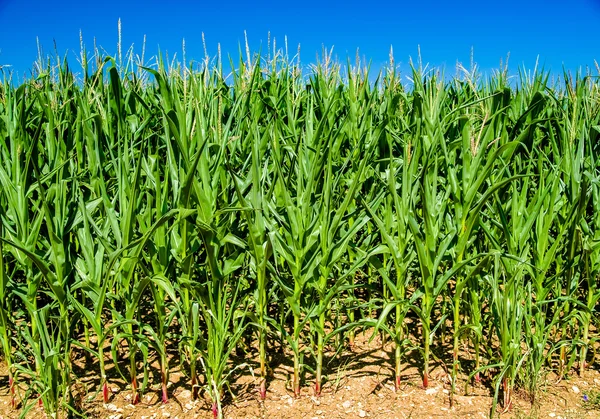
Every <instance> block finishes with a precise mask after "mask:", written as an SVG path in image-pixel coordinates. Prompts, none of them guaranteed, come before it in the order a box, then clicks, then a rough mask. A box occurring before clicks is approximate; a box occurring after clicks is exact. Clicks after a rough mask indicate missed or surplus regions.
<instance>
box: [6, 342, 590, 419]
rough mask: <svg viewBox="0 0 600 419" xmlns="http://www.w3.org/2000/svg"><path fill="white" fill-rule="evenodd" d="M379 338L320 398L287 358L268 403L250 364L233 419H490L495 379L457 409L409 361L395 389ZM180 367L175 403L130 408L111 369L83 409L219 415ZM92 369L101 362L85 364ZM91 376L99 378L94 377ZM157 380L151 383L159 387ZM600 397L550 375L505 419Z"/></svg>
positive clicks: (574, 418)
mask: <svg viewBox="0 0 600 419" xmlns="http://www.w3.org/2000/svg"><path fill="white" fill-rule="evenodd" d="M384 348H385V349H382V345H381V342H378V341H377V340H374V341H373V342H371V343H369V342H368V339H366V338H365V337H364V336H363V337H362V338H361V337H360V336H359V337H357V340H356V343H355V345H354V346H353V348H352V350H351V351H350V350H348V351H346V352H344V353H342V354H341V355H340V356H339V357H338V358H336V362H335V364H333V363H332V364H330V365H329V366H328V370H327V372H328V381H327V383H326V384H325V385H324V387H323V392H322V394H321V396H320V397H315V396H314V393H313V389H312V376H311V375H310V374H307V376H306V383H305V384H304V387H303V390H302V394H301V397H299V398H297V399H295V398H293V393H292V392H291V391H290V388H289V383H290V381H291V380H290V378H291V373H292V368H291V365H290V362H289V361H290V358H289V357H283V356H281V355H280V357H279V359H277V358H276V359H273V360H272V362H271V366H272V368H273V376H272V378H271V379H270V381H269V388H268V393H267V399H266V400H265V401H264V402H260V401H259V397H258V392H257V391H256V386H257V383H258V378H257V377H253V376H252V374H251V370H250V367H247V368H240V369H239V370H238V371H239V372H240V374H239V375H237V376H236V377H235V380H234V381H233V382H232V385H231V390H232V393H233V394H234V395H235V397H231V396H228V397H227V398H226V400H225V401H224V416H225V417H226V418H261V419H262V418H282V419H292V418H294V419H296V418H301V419H335V418H386V419H387V418H390V419H391V418H398V419H407V418H415V419H416V418H488V417H489V416H490V407H491V405H492V400H493V390H492V388H491V385H490V383H489V382H486V380H482V383H481V384H478V385H476V386H469V388H468V391H469V393H468V394H466V395H465V393H464V386H465V383H464V381H463V382H462V383H461V384H460V385H459V387H458V388H459V391H458V393H457V395H456V396H455V397H454V400H455V402H454V405H453V406H452V407H450V397H449V389H450V383H449V379H448V374H447V373H446V372H445V370H444V369H443V368H442V367H441V366H440V363H439V362H436V363H435V366H434V368H433V370H432V372H431V379H430V383H429V387H428V388H427V389H423V388H422V383H421V375H420V374H419V370H418V366H419V365H420V362H421V361H420V360H418V359H415V360H413V361H414V362H411V361H410V357H409V358H408V363H407V364H406V365H405V368H404V370H403V373H402V374H403V375H402V378H403V388H402V389H401V391H399V392H395V391H394V387H393V375H392V374H393V371H392V360H391V349H392V348H391V346H390V345H385V346H384ZM175 364H176V362H175V361H174V362H173V366H172V370H171V376H170V384H169V391H170V401H169V403H167V404H162V403H161V401H160V388H159V386H151V387H150V388H149V389H148V390H147V391H146V393H145V394H144V395H143V397H142V401H141V403H140V404H138V405H136V406H134V405H132V404H131V394H130V391H129V390H128V389H127V388H126V385H125V383H124V381H123V380H122V379H121V378H120V377H118V376H116V373H115V372H114V371H112V373H113V374H112V378H111V379H110V382H111V384H110V386H111V389H112V392H113V394H111V400H110V402H109V403H108V404H106V405H104V404H103V403H102V401H101V394H99V393H97V392H96V390H97V387H98V381H97V376H94V377H89V378H86V379H85V380H82V381H78V382H77V383H76V385H75V387H76V388H77V389H78V392H77V394H79V395H80V397H81V401H80V402H81V406H82V408H83V409H84V411H85V415H86V416H87V417H90V418H109V419H126V418H136V419H160V418H172V419H175V418H206V419H209V418H212V413H211V410H210V403H209V402H208V401H206V400H199V401H192V400H191V392H190V390H189V383H188V382H187V381H188V380H187V378H186V377H185V376H184V375H183V374H181V372H180V371H179V370H178V369H177V367H175ZM82 367H83V368H86V369H87V370H88V371H90V370H95V368H94V365H87V366H82ZM88 375H92V374H88ZM0 377H2V379H0V418H11V419H12V418H17V417H19V411H18V410H12V409H11V408H10V398H9V391H8V383H7V380H6V379H5V377H6V367H5V366H4V365H2V366H0ZM157 378H158V377H155V379H154V380H153V379H152V377H151V380H150V381H151V382H159V380H158V379H157ZM599 393H600V372H599V371H598V369H590V370H588V371H586V372H585V374H584V375H583V376H582V377H579V376H578V375H577V374H575V373H573V374H571V375H570V377H569V378H568V379H565V380H562V381H560V382H556V378H555V377H552V376H550V375H549V376H547V377H546V380H545V385H543V386H542V389H541V391H540V394H539V395H538V397H537V398H536V400H535V402H534V403H533V404H532V402H531V399H530V398H529V397H528V396H527V395H526V394H525V393H524V392H523V391H517V392H516V393H515V394H514V400H513V403H514V404H513V407H512V409H511V410H510V411H509V412H506V413H503V414H501V415H500V418H502V419H504V418H511V419H512V418H556V419H559V418H564V419H567V418H568V419H579V418H600V406H599V405H595V404H593V403H592V402H591V401H589V400H588V401H587V402H586V401H585V399H586V398H588V399H590V398H592V395H595V394H599ZM599 399H600V396H599ZM28 417H31V418H40V417H44V414H43V410H42V409H41V408H40V407H36V408H34V409H33V410H32V411H31V412H30V414H28Z"/></svg>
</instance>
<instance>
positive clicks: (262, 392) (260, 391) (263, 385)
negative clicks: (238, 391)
mask: <svg viewBox="0 0 600 419" xmlns="http://www.w3.org/2000/svg"><path fill="white" fill-rule="evenodd" d="M258 394H259V396H260V399H261V400H265V399H266V398H267V379H266V378H263V379H262V380H261V382H260V387H259V389H258Z"/></svg>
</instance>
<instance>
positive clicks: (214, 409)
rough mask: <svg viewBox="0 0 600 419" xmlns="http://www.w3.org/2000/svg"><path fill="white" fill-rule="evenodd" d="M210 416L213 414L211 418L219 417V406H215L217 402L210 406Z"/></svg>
mask: <svg viewBox="0 0 600 419" xmlns="http://www.w3.org/2000/svg"><path fill="white" fill-rule="evenodd" d="M212 414H213V418H218V417H219V406H218V405H217V402H214V403H213V404H212Z"/></svg>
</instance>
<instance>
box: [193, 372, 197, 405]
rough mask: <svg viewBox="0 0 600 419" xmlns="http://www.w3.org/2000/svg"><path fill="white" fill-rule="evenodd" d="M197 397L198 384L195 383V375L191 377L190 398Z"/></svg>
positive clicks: (194, 398)
mask: <svg viewBox="0 0 600 419" xmlns="http://www.w3.org/2000/svg"><path fill="white" fill-rule="evenodd" d="M196 399H198V386H197V385H196V377H192V400H196Z"/></svg>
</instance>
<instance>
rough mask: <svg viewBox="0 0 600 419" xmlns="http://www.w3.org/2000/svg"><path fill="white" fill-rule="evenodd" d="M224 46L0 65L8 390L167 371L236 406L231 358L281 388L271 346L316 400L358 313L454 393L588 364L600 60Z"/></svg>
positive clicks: (104, 385)
mask: <svg viewBox="0 0 600 419" xmlns="http://www.w3.org/2000/svg"><path fill="white" fill-rule="evenodd" d="M88 57H91V58H88ZM184 62H185V61H184ZM227 65H228V66H230V67H232V68H236V70H234V71H233V72H232V73H231V74H229V76H226V74H225V72H224V70H223V68H224V66H225V65H224V63H222V62H221V58H220V56H219V57H218V58H217V59H215V60H210V59H208V58H206V59H205V60H204V61H203V62H201V63H199V64H191V65H190V66H187V67H186V66H185V65H180V64H178V63H173V62H171V63H165V62H164V61H163V60H162V58H161V57H160V56H159V58H158V59H157V60H156V62H154V63H152V64H148V63H144V62H141V61H140V59H139V57H137V56H135V55H134V54H133V52H130V53H129V54H128V55H127V57H126V59H125V60H124V61H123V60H122V59H121V57H120V56H119V57H118V59H116V60H115V59H113V58H111V57H108V56H106V57H105V56H102V55H101V54H100V53H99V52H98V51H97V50H95V51H93V53H92V54H88V53H87V52H86V51H85V50H83V51H82V55H81V70H78V71H79V73H74V72H73V70H72V69H71V68H70V67H69V65H68V63H67V62H66V61H64V60H61V59H57V60H49V61H47V62H42V61H39V62H38V63H37V65H36V71H35V74H34V75H33V76H32V77H31V78H30V79H28V80H25V81H23V82H19V83H16V82H15V81H14V80H12V79H11V77H10V75H8V74H4V81H3V83H2V84H1V85H0V342H1V345H0V347H1V351H2V356H3V361H4V363H5V364H6V371H7V374H8V385H9V388H8V392H9V397H10V399H11V406H12V407H13V408H14V409H21V410H20V411H21V412H22V414H23V415H24V416H25V415H26V414H27V412H29V411H30V410H31V409H32V408H35V406H36V405H38V406H41V407H42V408H43V409H44V410H45V411H46V413H47V414H48V416H51V417H64V416H74V415H80V414H85V409H86V403H88V402H90V401H92V400H94V399H101V400H102V401H103V402H104V403H107V402H108V401H109V400H110V398H111V392H110V391H109V385H110V381H113V384H115V385H116V383H127V384H125V385H123V388H122V390H123V391H129V392H131V400H132V402H133V403H134V404H137V403H139V402H140V400H141V395H142V394H144V393H146V392H148V391H157V392H159V394H160V399H161V401H162V402H163V403H167V402H168V401H169V398H170V396H171V395H170V386H169V382H170V374H171V372H172V370H173V368H175V367H177V368H178V369H179V370H180V371H181V373H183V374H184V375H185V377H186V379H185V380H186V383H187V386H188V387H189V389H190V390H191V394H192V397H193V398H194V399H197V398H205V399H206V400H209V401H210V402H209V403H210V406H211V410H212V412H213V414H214V416H215V417H222V415H223V402H224V401H226V400H227V398H228V397H229V396H230V394H231V384H232V383H233V382H234V381H235V379H236V377H237V376H239V375H240V374H249V373H251V374H252V375H253V376H255V378H256V391H257V397H258V399H259V400H264V399H265V398H266V397H267V396H268V388H269V380H270V378H271V377H272V369H271V366H272V365H273V364H274V361H273V357H275V356H284V357H286V359H287V360H285V361H284V363H288V362H289V364H288V367H289V368H290V370H291V371H292V373H291V380H290V383H289V391H290V392H291V393H293V394H294V395H295V396H296V397H299V396H300V395H301V394H302V392H303V387H305V386H307V385H308V384H309V383H310V384H311V385H313V386H314V394H315V395H317V396H318V395H319V394H320V393H321V392H322V390H323V389H324V388H326V387H327V386H328V384H330V383H331V381H330V380H329V374H330V373H332V371H330V370H329V368H328V366H329V365H330V362H331V361H333V360H334V359H335V357H336V356H337V355H338V354H339V353H340V351H342V350H343V349H344V348H346V347H352V345H353V344H354V340H355V336H356V333H357V332H364V333H365V336H367V337H369V338H370V339H371V340H377V341H378V342H380V343H381V344H382V345H383V346H384V347H385V348H386V349H389V350H390V351H391V355H392V359H393V365H389V366H384V365H382V367H389V368H390V371H391V375H390V376H391V377H393V378H392V380H393V383H394V385H395V388H396V390H397V391H399V392H400V391H402V387H403V386H402V383H403V377H402V375H403V371H404V368H405V367H406V366H407V365H408V362H409V361H408V359H409V358H408V355H409V353H410V352H412V353H413V354H414V353H417V354H419V356H418V359H420V360H421V361H420V362H421V364H420V366H419V368H420V371H421V373H422V386H423V387H428V386H429V385H430V384H431V381H432V379H435V378H434V376H432V374H431V371H432V368H438V367H439V368H442V369H443V370H445V371H447V373H448V377H449V379H450V383H451V387H450V388H451V391H450V400H449V402H450V403H451V404H452V403H453V400H454V395H455V394H457V393H463V392H468V391H469V388H470V387H471V386H472V385H482V384H481V383H482V382H484V385H488V386H490V388H491V389H492V391H493V393H494V403H493V406H492V407H491V409H492V411H497V410H498V409H497V406H496V405H497V404H498V403H499V404H500V405H501V408H502V409H505V410H508V409H509V408H510V406H511V403H512V394H513V392H514V390H515V388H516V387H520V388H524V389H525V390H526V391H528V392H529V394H531V395H532V396H535V395H536V394H537V390H538V389H539V387H540V385H541V384H543V383H544V382H545V380H546V379H547V377H548V375H549V374H554V375H555V376H556V377H557V378H558V379H561V378H563V377H566V376H568V375H569V374H573V373H579V374H583V373H584V372H585V370H586V369H587V368H590V366H592V365H594V364H595V363H597V361H596V351H597V348H598V337H599V335H598V327H599V326H600V325H599V321H600V317H599V316H598V311H597V309H598V302H599V300H600V286H599V282H598V281H599V275H600V215H599V212H600V189H599V188H600V187H599V185H600V163H599V162H600V159H599V157H598V156H599V153H600V149H599V147H600V146H599V144H600V142H599V140H600V84H599V83H598V78H597V77H594V76H591V75H585V76H583V75H577V76H575V77H572V76H571V75H570V74H564V76H563V77H561V78H560V80H558V81H551V80H550V75H549V74H548V73H545V72H534V73H533V74H531V73H526V72H524V71H523V72H521V73H519V74H518V75H517V76H514V77H509V76H508V74H507V71H506V69H502V70H501V71H498V72H495V73H494V74H492V75H489V76H488V77H482V76H480V75H479V74H478V73H477V71H476V70H475V69H474V70H472V71H467V70H465V69H464V68H459V71H458V73H457V75H456V76H454V77H452V78H448V77H446V76H445V75H444V74H440V73H439V72H437V71H432V70H427V69H423V68H421V67H418V68H415V67H413V68H412V71H411V73H410V74H409V75H408V76H403V75H402V74H400V73H399V72H398V70H397V69H396V68H394V64H393V59H392V60H391V63H390V66H389V68H386V69H384V70H383V71H382V72H380V73H379V74H378V75H373V74H371V73H370V72H369V69H368V68H366V67H364V66H361V65H360V63H357V65H351V64H350V63H348V64H347V65H342V64H341V63H339V62H336V61H334V60H333V59H332V57H331V54H330V53H329V52H327V51H326V52H325V54H324V57H323V59H322V60H321V61H319V62H317V63H316V64H315V65H314V66H311V67H309V68H304V67H302V66H301V64H300V63H299V62H298V61H297V59H295V58H294V59H289V58H287V55H284V54H283V52H282V51H279V50H277V49H276V48H275V47H274V51H273V52H272V53H271V54H269V56H268V58H267V59H265V57H261V56H260V55H256V56H254V57H252V56H251V55H250V53H249V52H248V54H247V56H246V57H245V58H243V59H240V60H239V62H233V61H231V62H230V63H229V64H227ZM446 348H451V349H450V350H449V352H448V350H447V349H446ZM447 352H448V353H447ZM177 355H179V356H177ZM288 360H289V361H288ZM277 362H280V361H277ZM152 365H158V369H156V368H154V367H152ZM90 375H93V376H94V377H96V378H97V379H96V380H95V381H94V382H95V384H94V385H93V386H92V387H89V388H86V389H85V390H84V391H82V390H81V382H82V379H83V378H85V377H86V376H90ZM483 377H486V378H487V381H484V380H483ZM459 384H461V385H459ZM463 385H464V387H463Z"/></svg>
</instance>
